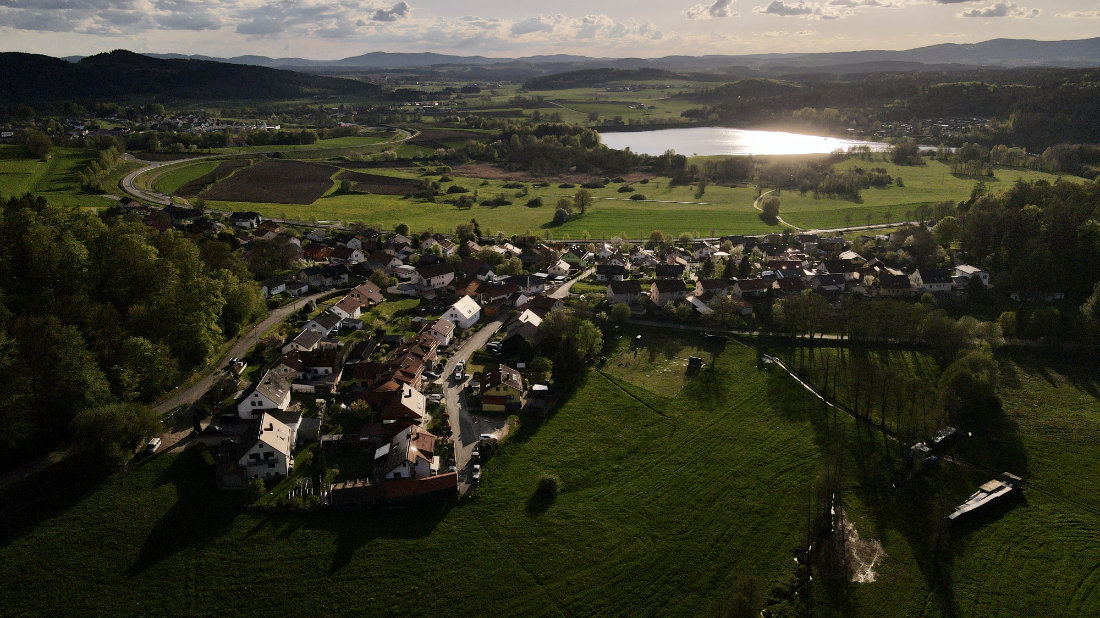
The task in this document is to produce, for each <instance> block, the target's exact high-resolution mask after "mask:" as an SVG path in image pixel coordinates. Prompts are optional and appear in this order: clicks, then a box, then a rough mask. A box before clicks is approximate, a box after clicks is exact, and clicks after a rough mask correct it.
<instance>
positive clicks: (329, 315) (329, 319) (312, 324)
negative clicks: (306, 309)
mask: <svg viewBox="0 0 1100 618" xmlns="http://www.w3.org/2000/svg"><path fill="white" fill-rule="evenodd" d="M342 319H344V318H343V317H342V316H341V315H340V314H338V313H336V312H335V311H333V310H332V309H328V310H326V311H325V312H324V313H322V314H321V315H319V316H317V317H315V318H313V319H312V320H310V321H308V322H306V325H305V327H304V329H305V330H312V331H314V332H317V333H320V334H321V337H322V338H324V337H328V335H329V333H331V332H332V331H333V330H335V329H336V327H337V326H339V325H340V320H342Z"/></svg>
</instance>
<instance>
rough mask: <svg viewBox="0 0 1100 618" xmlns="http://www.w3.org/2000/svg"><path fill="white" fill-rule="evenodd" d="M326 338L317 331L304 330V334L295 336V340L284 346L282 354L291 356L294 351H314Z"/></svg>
mask: <svg viewBox="0 0 1100 618" xmlns="http://www.w3.org/2000/svg"><path fill="white" fill-rule="evenodd" d="M324 338H325V337H324V335H322V334H321V333H319V332H317V331H315V330H309V329H303V330H302V332H300V333H298V334H297V335H295V337H294V338H293V339H291V340H290V341H289V342H287V344H286V345H284V346H283V350H282V352H283V354H289V353H290V352H294V351H298V352H306V351H309V350H313V349H315V348H316V347H317V345H318V344H319V343H321V340H322V339H324Z"/></svg>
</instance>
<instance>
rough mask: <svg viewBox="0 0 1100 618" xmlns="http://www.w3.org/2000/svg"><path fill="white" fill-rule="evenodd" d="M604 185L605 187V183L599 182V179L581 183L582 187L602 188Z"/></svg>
mask: <svg viewBox="0 0 1100 618" xmlns="http://www.w3.org/2000/svg"><path fill="white" fill-rule="evenodd" d="M603 187H604V183H602V182H599V181H595V182H586V183H584V184H583V185H581V188H582V189H602V188H603Z"/></svg>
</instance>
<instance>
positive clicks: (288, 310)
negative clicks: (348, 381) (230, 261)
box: [153, 290, 332, 415]
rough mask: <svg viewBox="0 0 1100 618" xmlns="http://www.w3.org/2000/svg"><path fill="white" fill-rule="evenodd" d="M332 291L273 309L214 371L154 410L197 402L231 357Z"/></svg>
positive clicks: (167, 409)
mask: <svg viewBox="0 0 1100 618" xmlns="http://www.w3.org/2000/svg"><path fill="white" fill-rule="evenodd" d="M330 293H332V290H329V291H326V292H318V293H317V294H312V295H310V296H303V297H302V298H299V299H298V300H296V301H294V302H292V303H290V304H289V305H286V306H285V307H280V308H278V309H276V310H274V311H272V312H271V313H269V314H268V315H267V317H266V318H264V320H263V321H262V322H260V323H259V324H257V325H256V326H255V328H252V329H251V330H249V331H248V332H247V333H245V334H244V335H242V336H241V337H240V338H239V339H238V340H237V343H235V344H234V345H233V347H232V348H231V349H230V350H229V353H227V354H226V355H225V356H224V357H222V358H221V359H219V360H218V362H217V364H215V365H214V370H213V371H211V372H210V373H208V374H206V375H205V376H203V377H202V378H200V379H199V380H198V381H197V382H195V383H194V384H192V385H191V386H189V387H187V388H185V389H183V390H182V391H181V390H179V389H176V390H174V391H172V393H171V395H170V396H169V397H168V398H167V399H164V400H163V401H161V402H160V403H159V404H157V405H156V406H155V407H154V408H153V410H155V411H156V412H157V413H158V414H161V415H164V414H167V413H169V412H171V411H172V410H173V409H175V408H176V407H177V406H190V405H191V404H193V403H195V402H196V401H198V400H199V398H200V397H202V396H203V395H205V394H206V391H208V390H210V387H211V386H213V385H214V381H215V380H216V379H217V378H218V376H219V375H220V374H221V372H222V370H223V368H224V367H225V366H226V364H227V363H228V362H229V359H231V358H233V357H235V356H237V357H241V356H244V355H245V354H247V353H248V351H249V350H251V349H252V346H254V345H256V343H257V342H259V340H260V337H262V336H263V334H264V333H265V332H267V330H268V329H270V328H271V327H272V326H275V325H276V324H278V323H279V322H282V321H283V320H285V319H286V318H287V317H288V316H290V315H291V314H293V313H294V312H296V311H298V310H299V309H301V308H302V307H303V306H304V305H305V304H306V303H308V302H309V301H311V300H317V299H318V298H321V297H322V296H325V295H326V294H330Z"/></svg>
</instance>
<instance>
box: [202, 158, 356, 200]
mask: <svg viewBox="0 0 1100 618" xmlns="http://www.w3.org/2000/svg"><path fill="white" fill-rule="evenodd" d="M335 171H336V168H335V167H332V166H331V165H321V164H319V163H306V162H303V161H278V160H276V161H261V162H260V163H257V164H256V165H253V166H252V167H250V168H248V169H245V170H241V171H240V172H238V173H236V174H234V175H233V176H231V177H230V178H228V179H226V180H224V181H222V182H219V183H215V184H214V185H212V186H211V187H210V188H209V189H207V190H206V191H203V192H202V197H203V198H204V199H208V200H219V201H225V202H257V203H268V204H312V203H313V202H315V201H316V200H317V199H318V198H320V197H321V196H322V195H324V194H325V192H326V191H328V190H329V189H331V188H332V174H333V173H334V172H335Z"/></svg>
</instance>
